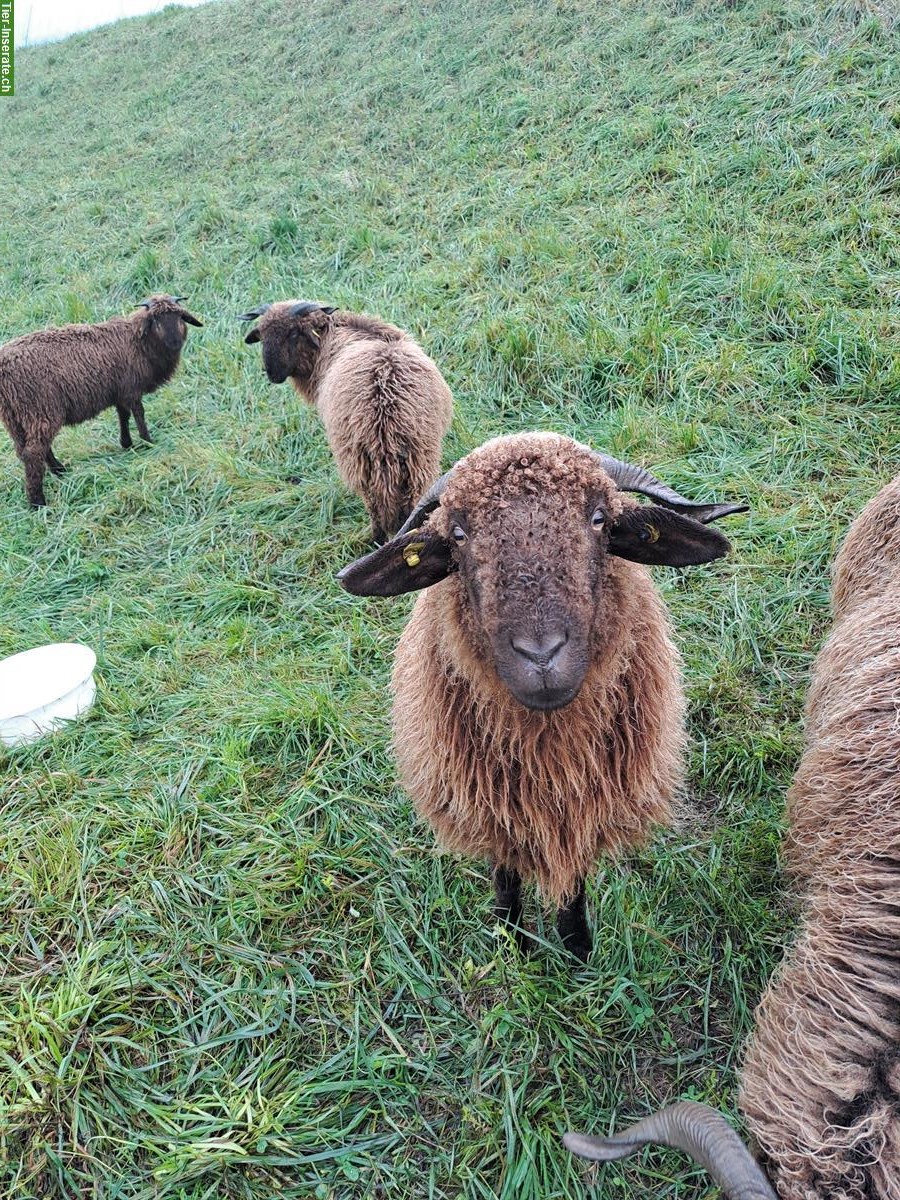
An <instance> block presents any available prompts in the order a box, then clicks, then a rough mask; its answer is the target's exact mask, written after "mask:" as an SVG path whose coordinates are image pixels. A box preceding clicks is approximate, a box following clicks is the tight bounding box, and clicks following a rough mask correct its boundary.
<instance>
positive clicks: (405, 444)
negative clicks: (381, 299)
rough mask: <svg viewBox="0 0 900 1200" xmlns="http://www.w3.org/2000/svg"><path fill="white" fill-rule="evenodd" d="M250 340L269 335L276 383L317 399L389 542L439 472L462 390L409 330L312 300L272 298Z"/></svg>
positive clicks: (341, 461)
mask: <svg viewBox="0 0 900 1200" xmlns="http://www.w3.org/2000/svg"><path fill="white" fill-rule="evenodd" d="M257 317H259V318H260V321H259V324H258V325H257V326H256V327H255V328H254V329H251V330H250V332H249V333H248V334H247V336H246V338H245V339H244V340H245V341H246V342H249V343H251V344H252V343H254V342H259V341H261V342H262V349H263V363H264V365H265V368H266V374H267V375H268V376H269V379H270V380H271V381H272V383H284V381H285V380H286V379H288V378H289V379H290V380H291V382H292V383H293V384H294V386H295V387H296V389H297V391H298V392H299V393H300V394H301V396H303V397H304V399H306V400H307V401H309V403H310V404H312V405H314V406H315V408H316V410H317V411H318V413H319V416H320V417H321V418H322V424H323V425H324V426H325V435H326V437H327V438H328V444H329V446H330V447H331V452H332V454H333V455H334V461H335V463H336V464H337V468H338V472H339V474H340V476H341V478H342V479H343V481H344V483H345V484H346V485H347V486H348V487H349V488H351V489H352V490H353V491H354V492H356V494H357V495H358V496H361V497H362V500H363V502H364V503H365V505H366V509H367V510H368V513H369V517H370V519H371V522H372V537H373V539H374V540H375V541H376V542H382V541H384V539H385V538H386V537H389V536H390V535H391V534H392V533H394V532H395V531H396V530H397V529H398V528H399V527H400V525H402V524H403V521H404V520H405V519H406V517H407V515H408V514H409V511H410V509H411V508H412V505H413V502H414V501H415V499H416V497H417V496H419V495H421V494H422V492H424V491H425V489H426V488H427V487H428V485H429V484H430V483H432V482H433V480H434V479H435V478H436V476H437V474H438V472H439V471H440V466H441V441H442V439H443V436H444V434H445V433H446V432H447V430H448V429H449V428H450V420H451V418H452V416H453V397H452V396H451V394H450V389H449V388H448V387H447V385H446V383H445V382H444V380H443V377H442V376H441V373H440V371H439V370H438V369H437V367H436V366H435V364H434V363H433V362H432V361H431V359H430V358H429V357H428V355H427V354H426V353H425V351H424V350H422V348H421V347H420V346H419V345H418V344H417V343H416V342H414V341H413V339H412V338H411V337H410V336H409V335H408V334H406V333H404V332H403V330H402V329H397V328H396V327H395V326H394V325H388V324H387V322H386V321H381V320H379V318H378V317H370V316H367V315H366V314H364V313H351V312H343V311H341V310H338V309H335V308H330V307H328V306H326V305H321V304H315V303H312V302H311V301H304V300H286V301H283V302H281V303H279V304H264V305H262V306H261V307H259V308H257V309H254V310H253V311H252V312H249V313H245V314H244V316H243V317H242V318H241V319H242V320H245V321H250V320H254V319H255V318H257Z"/></svg>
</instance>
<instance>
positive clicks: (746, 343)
mask: <svg viewBox="0 0 900 1200" xmlns="http://www.w3.org/2000/svg"><path fill="white" fill-rule="evenodd" d="M859 7H864V6H863V5H862V4H860V5H859ZM869 7H871V8H872V10H873V12H877V9H876V6H874V5H870V6H869ZM811 10H814V11H811ZM853 12H854V5H853V4H852V3H850V2H849V0H848V2H846V3H844V4H836V5H828V4H819V5H809V4H807V3H802V2H801V0H796V2H795V0H746V2H745V3H737V4H733V3H732V4H726V3H723V4H714V3H709V4H704V3H697V4H692V3H690V0H678V2H676V3H672V4H663V3H652V4H651V3H645V4H629V5H625V6H622V5H621V4H613V3H611V2H609V0H600V2H599V3H598V2H597V0H559V2H558V3H556V4H554V5H551V4H546V3H538V2H537V0H535V2H534V3H531V4H529V3H525V2H521V3H517V4H515V5H509V4H506V3H503V2H502V0H478V2H477V3H475V2H473V0H440V3H417V4H409V5H402V4H400V3H394V4H390V5H389V4H379V5H373V4H371V3H370V2H369V0H345V2H344V3H338V4H333V5H316V4H313V3H311V0H302V2H301V0H257V3H255V4H254V5H252V6H249V7H248V6H246V5H238V4H231V3H225V4H222V5H221V6H214V7H211V8H210V9H208V10H201V11H199V12H192V13H188V12H183V11H174V10H172V11H168V12H165V13H163V14H160V15H158V16H156V17H152V18H148V19H146V20H142V21H140V22H130V23H127V24H123V25H121V26H118V27H115V28H111V29H106V30H101V31H99V32H96V33H94V34H91V35H88V36H83V37H79V38H76V39H73V40H72V41H70V42H68V43H66V44H63V45H60V46H49V47H43V48H38V49H36V50H33V51H29V52H25V53H21V54H20V57H19V64H18V66H19V70H18V82H19V95H18V96H17V97H16V98H15V99H14V100H12V101H5V102H3V115H4V117H5V122H4V134H5V139H4V140H5V151H6V162H7V171H6V175H5V180H4V189H3V199H4V221H3V224H2V228H0V249H2V256H3V257H2V261H3V264H4V269H3V271H2V274H0V297H2V304H0V313H2V318H0V336H7V335H12V334H14V333H18V332H21V331H24V330H27V329H31V328H33V327H37V326H41V325H43V324H50V323H56V322H60V321H65V320H73V319H77V320H81V319H95V318H101V317H104V316H106V315H108V314H110V313H111V312H114V311H121V310H123V309H126V308H127V307H128V305H129V304H130V303H131V302H132V301H133V300H134V299H137V298H139V296H140V295H141V294H143V293H145V292H147V291H149V290H151V289H156V288H160V289H166V290H179V291H182V290H183V291H184V292H185V293H187V294H188V295H189V296H190V301H191V306H192V307H193V308H194V309H195V311H197V312H199V313H200V314H201V315H202V316H204V317H205V318H206V319H207V326H206V328H205V329H204V330H203V331H202V332H200V333H199V335H197V334H192V336H191V341H190V343H189V345H188V347H187V350H186V354H185V359H184V365H183V369H182V371H181V373H180V374H179V376H178V378H177V380H176V381H175V382H174V383H173V384H172V385H171V386H169V387H168V388H166V389H165V390H164V392H163V393H162V394H161V395H159V396H158V397H156V398H154V399H152V400H151V401H150V402H149V404H148V415H149V419H150V423H151V427H152V428H153V429H154V430H155V432H156V433H157V435H158V441H157V444H156V445H155V446H154V447H152V448H142V449H139V450H136V451H134V452H132V453H130V454H127V455H123V454H121V453H120V452H118V451H117V450H116V448H115V446H116V437H115V419H114V417H105V418H103V419H101V420H100V421H99V422H97V423H96V424H94V425H91V426H83V427H81V428H80V429H77V430H69V431H66V432H65V433H64V434H63V435H62V436H61V437H60V439H59V441H58V443H57V451H58V453H59V454H60V456H61V457H62V458H63V460H64V461H66V462H68V463H69V464H70V465H71V466H72V467H73V470H72V471H71V473H70V474H69V475H68V476H67V477H66V479H65V481H64V482H63V483H62V484H61V485H60V484H59V483H58V482H57V481H51V483H50V485H49V493H50V496H51V501H52V503H51V507H50V508H49V510H47V511H46V512H44V513H41V514H38V515H32V514H30V513H29V512H27V511H26V510H25V508H24V504H23V497H22V493H21V473H20V470H19V466H18V463H17V462H16V460H15V458H14V456H13V454H12V452H11V450H10V447H9V445H8V442H7V441H6V440H5V439H3V440H2V442H0V471H2V480H0V513H2V519H0V653H9V652H13V651H15V650H17V649H20V648H21V647H23V646H27V645H33V644H36V643H40V642H43V641H48V640H55V639H64V638H77V639H83V640H85V641H87V642H88V643H90V644H92V645H94V646H96V647H97V649H98V651H99V655H100V672H99V674H100V680H101V691H100V697H99V702H98V704H97V706H96V709H95V711H94V713H93V714H92V716H91V718H90V720H89V721H88V722H87V723H84V724H81V725H79V726H78V727H77V728H74V729H73V730H72V731H71V732H69V733H67V734H65V735H64V736H60V737H57V738H55V739H53V740H51V741H49V742H47V743H45V744H42V745H41V746H39V747H36V748H33V749H29V750H26V751H24V752H19V753H16V754H15V755H8V756H7V757H5V758H0V767H2V777H0V855H2V864H3V867H2V872H0V905H2V913H3V920H2V922H0V952H2V956H3V963H4V967H3V974H2V978H0V1186H2V1193H0V1194H3V1195H10V1196H16V1197H30V1196H38V1195H50V1196H54V1197H56V1196H60V1197H62V1196H67V1197H74V1196H78V1195H85V1194H95V1195H96V1196H98V1197H103V1198H104V1200H106V1198H108V1197H109V1198H111V1197H137V1196H140V1197H150V1196H171V1197H180V1198H184V1200H188V1198H190V1200H199V1198H200V1197H212V1196H222V1197H232V1196H233V1197H254V1198H256V1200H263V1198H264V1197H269V1196H271V1195H272V1194H278V1195H284V1196H316V1197H341V1198H344V1197H374V1196H380V1195H386V1194H387V1188H388V1187H392V1189H393V1190H392V1191H391V1195H393V1196H408V1197H423V1196H429V1197H449V1196H465V1197H471V1198H475V1197H494V1196H500V1197H503V1198H512V1197H516V1198H517V1200H531V1198H534V1200H538V1198H540V1200H552V1198H556V1197H564V1196H565V1197H586V1196H588V1195H595V1194H607V1195H617V1196H621V1197H622V1198H623V1200H629V1198H634V1200H636V1198H637V1197H638V1196H650V1197H662V1196H667V1197H675V1196H677V1197H681V1198H684V1200H687V1198H689V1197H691V1198H692V1197H701V1196H707V1195H709V1194H710V1192H709V1185H708V1183H707V1182H705V1181H704V1180H703V1179H702V1177H701V1176H699V1175H698V1174H696V1173H695V1174H691V1173H690V1172H689V1171H688V1170H686V1169H685V1167H684V1164H683V1163H682V1162H681V1161H680V1160H679V1159H677V1158H675V1157H666V1156H661V1155H657V1156H651V1157H650V1158H649V1159H647V1160H646V1162H645V1163H644V1164H643V1165H641V1164H638V1165H631V1166H628V1167H626V1168H618V1167H616V1168H612V1167H611V1168H607V1169H606V1172H605V1174H603V1173H600V1174H599V1175H597V1174H596V1173H594V1172H592V1171H591V1170H588V1169H585V1168H584V1167H583V1166H582V1165H581V1164H573V1163H572V1162H570V1161H569V1160H568V1157H567V1156H566V1155H565V1154H564V1153H563V1152H562V1151H561V1148H560V1146H559V1134H560V1132H561V1130H563V1129H564V1128H565V1127H567V1126H589V1127H595V1128H597V1127H599V1128H605V1127H606V1126H607V1125H609V1124H610V1123H612V1122H614V1121H616V1120H619V1119H621V1118H623V1117H624V1116H626V1115H631V1114H634V1113H639V1112H642V1111H644V1110H645V1109H646V1108H647V1106H649V1105H652V1104H655V1103H657V1102H659V1101H662V1100H667V1099H671V1098H675V1097H678V1096H696V1097H701V1098H706V1099H708V1100H710V1101H712V1102H713V1103H717V1104H723V1105H726V1106H731V1105H733V1094H734V1078H735V1077H734V1070H735V1065H736V1059H737V1053H738V1050H739V1046H740V1043H741V1041H742V1039H743V1038H744V1036H745V1034H746V1032H747V1030H748V1028H749V1022H750V1015H751V1012H752V1007H753V1005H754V1003H755V1001H756V999H757V997H758V995H759V991H760V988H761V986H762V984H763V981H764V979H765V977H766V974H767V972H768V971H769V969H770V968H771V966H772V964H773V962H774V961H776V959H777V956H778V954H779V948H780V945H781V944H782V942H783V939H784V937H785V932H786V929H787V928H788V927H789V919H788V915H787V914H788V911H789V910H788V906H787V904H786V902H785V901H784V899H783V883H782V880H781V879H780V878H779V876H778V874H777V870H776V849H777V841H778V834H779V820H780V816H781V811H782V796H783V791H784V787H785V785H786V784H787V782H788V779H789V777H790V774H791V771H792V769H793V766H794V763H795V761H796V756H797V751H798V746H799V713H800V708H801V704H802V697H803V689H804V683H805V676H806V671H807V667H808V664H809V661H810V657H811V654H812V652H813V651H814V649H815V647H816V646H817V644H818V642H819V640H820V637H821V633H822V630H823V628H824V625H825V623H826V620H827V573H826V564H827V561H828V559H829V557H830V556H831V554H832V553H833V550H834V547H835V545H836V542H837V539H838V537H839V536H840V532H841V530H842V529H843V528H844V527H845V526H846V523H847V521H848V519H849V517H850V515H851V514H852V513H853V512H855V511H856V510H857V509H858V507H859V506H860V504H861V502H862V500H863V499H864V498H865V497H867V496H868V495H869V494H871V493H872V492H873V491H874V490H875V488H876V486H877V484H878V483H879V482H880V481H882V480H884V479H885V478H887V477H888V476H889V475H890V474H892V473H893V471H894V470H895V468H896V463H895V447H896V439H895V436H894V422H895V413H896V403H897V399H898V387H900V368H898V365H897V364H898V357H897V350H898V345H897V332H896V331H897V315H898V312H897V278H898V277H897V269H898V267H900V247H898V243H897V238H896V231H897V228H898V224H897V216H898V211H897V210H898V181H900V104H898V101H897V99H896V97H897V95H898V92H900V87H898V85H900V78H898V75H900V72H898V67H897V63H898V56H897V50H898V46H897V42H896V35H894V34H891V33H889V32H888V31H886V30H885V29H884V27H883V26H882V24H881V23H880V22H879V20H877V19H876V18H875V17H873V18H872V19H869V18H864V19H863V20H862V21H861V22H860V23H858V24H856V25H854V22H853V20H852V16H853ZM292 295H300V296H304V295H306V296H309V295H312V296H320V297H322V298H325V299H328V300H331V301H333V302H336V303H339V304H343V305H347V306H354V307H356V306H359V307H368V308H370V309H372V310H374V311H378V312H381V313H383V314H384V315H386V316H388V317H389V318H391V319H393V320H395V321H397V322H399V323H400V324H402V325H406V326H408V327H409V328H411V329H412V330H414V331H415V332H416V333H417V334H418V335H420V336H421V338H422V340H423V342H424V344H425V345H426V347H427V348H428V349H429V350H430V351H431V352H432V354H433V355H434V356H435V357H436V358H437V359H438V361H439V362H440V363H441V365H442V366H443V368H444V369H445V371H446V374H447V376H448V379H449V380H450V382H451V384H452V386H453V388H454V391H455V393H456V396H457V399H458V416H457V419H456V422H455V425H454V429H453V433H452V436H451V439H450V443H449V445H448V448H447V460H448V461H450V460H452V458H453V457H455V456H456V455H458V454H459V453H461V452H463V451H464V450H465V449H467V448H468V447H470V446H472V445H475V444H477V443H478V442H479V441H481V440H482V439H483V438H484V437H485V436H487V435H490V434H492V433H496V432H498V431H501V430H515V429H526V428H552V429H557V430H560V431H564V432H571V433H574V434H576V435H578V436H579V437H582V438H586V439H590V440H592V441H593V442H594V444H596V445H598V446H603V447H606V448H608V449H610V450H612V451H614V452H619V453H621V454H623V455H630V456H633V457H635V458H638V459H641V460H643V461H646V462H649V463H650V464H653V465H655V466H657V467H659V468H661V469H662V472H663V474H664V475H665V477H666V478H667V479H669V480H670V481H671V482H672V483H674V484H676V485H682V486H683V487H684V488H686V489H687V490H688V491H689V492H692V493H696V494H698V495H707V494H709V493H710V492H711V491H715V493H716V494H717V495H719V496H723V497H726V496H746V497H748V498H749V499H750V500H751V501H752V504H753V514H752V516H751V517H750V518H749V519H736V520H734V521H733V522H732V523H731V524H730V528H731V529H733V533H734V542H735V554H734V556H733V558H732V559H731V560H729V561H728V562H727V563H724V564H717V565H715V566H714V567H712V568H709V569H703V570H698V571H696V572H693V573H691V572H684V573H674V572H673V573H667V574H665V575H663V573H661V572H660V573H659V579H660V584H661V586H662V587H663V589H664V591H665V593H666V595H667V597H668V599H669V602H670V604H671V608H672V611H673V616H674V620H675V624H676V628H677V632H678V638H679V641H680V644H681V646H682V648H683V651H684V654H685V658H686V663H687V675H688V689H689V693H690V698H691V704H692V710H691V719H692V729H693V733H694V752H693V757H692V764H691V767H692V770H691V793H692V797H693V800H694V802H695V816H694V819H693V821H692V822H691V823H690V824H689V825H688V826H687V827H686V828H685V829H684V830H683V831H682V832H680V833H677V834H673V835H670V836H667V837H665V838H663V839H661V841H660V842H659V843H658V844H657V846H656V847H655V848H653V849H651V850H649V851H648V852H646V853H645V854H643V855H642V856H640V857H638V858H636V859H635V860H634V861H632V862H630V863H628V864H622V865H620V866H618V867H616V868H614V869H611V870H609V871H607V872H605V873H601V874H600V875H599V877H598V880H597V883H596V886H595V890H594V894H593V906H594V912H595V915H596V924H597V931H598V936H597V943H598V944H597V949H596V952H595V955H594V958H593V960H592V962H591V964H590V965H589V966H588V967H586V968H584V969H575V970H573V968H572V966H571V964H570V963H569V962H567V961H565V960H564V959H563V958H562V956H561V955H560V954H558V953H557V951H556V950H555V949H554V945H555V943H554V942H553V939H552V937H549V940H548V946H547V948H546V949H545V950H544V951H543V952H541V953H540V954H539V955H537V956H536V957H535V958H533V959H532V960H530V961H527V962H522V961H519V959H518V958H517V957H516V955H515V954H513V953H511V952H510V951H509V950H508V948H507V947H506V946H505V945H503V944H502V942H501V941H500V940H498V938H497V937H496V936H495V935H494V934H492V932H491V931H490V925H489V921H488V912H489V907H488V887H487V883H486V876H485V871H484V869H483V868H482V866H481V865H480V864H471V863H459V862H456V861H454V860H453V859H451V858H449V857H446V856H442V855H440V854H438V853H436V851H435V850H434V847H433V843H432V838H431V836H430V835H429V833H428V831H427V830H424V829H423V828H421V827H420V826H419V825H418V824H417V823H416V822H415V820H414V818H413V816H412V814H411V811H410V807H409V804H408V802H407V801H406V799H405V798H404V797H403V796H402V795H400V794H399V793H398V792H397V790H396V787H395V784H394V780H393V773H392V766H391V761H390V757H389V754H388V751H387V746H386V736H387V720H386V707H387V704H386V695H385V692H386V682H387V677H388V669H389V660H390V652H391V647H392V645H393V643H394V641H395V638H396V635H397V632H398V630H399V629H400V627H401V625H402V622H403V619H404V614H405V612H406V611H407V607H408V605H407V603H406V602H403V601H400V602H397V603H395V604H385V605H382V606H379V605H377V604H374V603H371V604H367V603H362V602H355V601H353V600H351V599H350V598H349V597H347V596H345V595H343V594H342V593H341V592H340V591H339V590H338V588H337V587H336V586H335V585H334V583H333V582H332V573H333V571H334V570H335V569H336V568H337V567H338V566H339V565H341V564H342V563H344V562H345V561H347V559H348V558H349V557H351V556H352V555H354V554H355V553H356V552H357V551H359V550H360V549H361V548H362V547H363V545H364V541H363V531H364V528H365V522H364V518H363V512H362V507H361V504H360V503H359V502H358V501H357V500H356V499H355V498H353V497H351V496H349V495H347V494H346V493H345V492H344V490H343V489H342V488H341V487H340V486H339V485H338V483H337V482H336V478H335V474H334V470H333V468H332V465H331V463H330V460H329V456H328V454H327V451H326V448H325V445H324V441H323V437H322V433H321V430H320V428H319V427H318V425H317V423H316V421H315V419H314V417H313V415H311V414H310V413H309V412H307V411H304V410H302V409H301V406H300V405H299V403H298V401H297V399H296V397H295V396H294V395H293V393H292V392H291V391H290V390H289V389H288V388H280V389H277V388H272V387H269V386H268V385H267V384H266V382H265V380H264V378H263V376H262V375H261V372H260V369H259V361H258V355H257V353H256V352H252V351H250V350H249V349H248V348H246V347H244V346H243V345H242V344H241V342H240V340H239V330H238V327H237V326H236V324H235V322H234V320H233V314H235V313H237V312H239V311H241V310H242V309H243V308H244V307H246V306H247V305H248V304H249V303H251V302H258V301H260V300H265V299H274V298H276V297H280V296H292ZM292 476H301V477H302V482H300V483H299V485H295V484H293V483H292V482H290V477H292ZM92 1187H93V1188H95V1189H96V1190H95V1191H94V1192H93V1193H91V1190H90V1189H91V1188H92Z"/></svg>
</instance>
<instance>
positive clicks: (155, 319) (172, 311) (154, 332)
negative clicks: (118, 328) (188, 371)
mask: <svg viewBox="0 0 900 1200" xmlns="http://www.w3.org/2000/svg"><path fill="white" fill-rule="evenodd" d="M138 308H139V309H143V310H144V311H143V312H139V314H138V319H139V320H140V322H141V332H142V335H143V337H144V338H146V339H149V340H150V341H151V342H152V343H155V344H156V345H157V346H158V347H159V348H160V349H161V350H162V351H164V352H166V354H165V356H166V357H168V356H171V355H173V354H174V355H178V354H180V353H181V350H182V348H183V346H184V343H185V342H186V341H187V335H188V330H187V327H188V325H189V324H190V325H196V326H197V327H198V328H202V322H201V321H199V320H198V319H197V318H196V317H195V316H194V315H193V313H189V312H188V310H187V309H186V308H182V306H181V304H180V302H179V300H178V299H176V298H175V297H173V296H151V297H150V299H149V300H142V301H141V303H140V305H139V306H138Z"/></svg>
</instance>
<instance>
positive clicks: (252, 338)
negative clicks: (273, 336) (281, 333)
mask: <svg viewBox="0 0 900 1200" xmlns="http://www.w3.org/2000/svg"><path fill="white" fill-rule="evenodd" d="M244 341H245V342H246V343H247V345H248V346H254V345H256V343H257V342H258V341H259V330H258V329H251V330H250V332H249V333H248V334H247V336H246V337H245V338H244Z"/></svg>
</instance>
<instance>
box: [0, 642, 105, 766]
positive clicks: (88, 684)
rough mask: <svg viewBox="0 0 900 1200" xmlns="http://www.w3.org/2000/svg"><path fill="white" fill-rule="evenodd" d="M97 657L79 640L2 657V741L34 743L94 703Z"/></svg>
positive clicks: (17, 744) (0, 667) (0, 735)
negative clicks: (36, 739) (10, 656)
mask: <svg viewBox="0 0 900 1200" xmlns="http://www.w3.org/2000/svg"><path fill="white" fill-rule="evenodd" d="M96 665H97V655H96V654H95V653H94V652H93V650H91V649H90V648H89V647H87V646H80V645H79V644H78V643H77V642H57V643H55V644H54V645H52V646H38V647H37V649H35V650H25V651H24V652H23V653H22V654H14V655H13V656H12V658H4V659H2V660H0V742H2V743H3V744H4V745H6V746H20V745H22V744H23V743H24V742H32V741H34V740H35V738H39V737H41V736H42V735H43V734H45V733H50V732H51V730H54V729H58V728H59V727H60V726H61V725H64V724H65V723H66V722H67V721H71V720H72V719H73V718H74V717H77V716H79V715H80V714H81V713H83V712H86V711H87V710H88V709H89V708H90V707H91V705H92V704H93V702H94V696H95V695H96V694H97V685H96V684H95V683H94V667H95V666H96Z"/></svg>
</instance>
